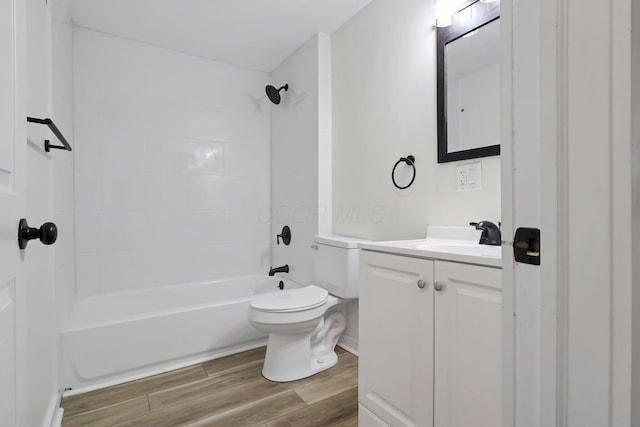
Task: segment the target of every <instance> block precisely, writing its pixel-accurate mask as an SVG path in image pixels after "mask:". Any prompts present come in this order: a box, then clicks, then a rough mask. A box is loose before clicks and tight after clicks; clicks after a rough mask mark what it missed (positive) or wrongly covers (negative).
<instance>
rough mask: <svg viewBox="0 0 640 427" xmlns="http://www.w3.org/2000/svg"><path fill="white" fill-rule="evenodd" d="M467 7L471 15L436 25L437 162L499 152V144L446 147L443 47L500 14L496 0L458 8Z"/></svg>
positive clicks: (478, 156)
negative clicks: (460, 20) (453, 148)
mask: <svg viewBox="0 0 640 427" xmlns="http://www.w3.org/2000/svg"><path fill="white" fill-rule="evenodd" d="M467 8H470V12H471V19H469V20H468V21H465V22H456V23H454V24H453V25H450V26H448V27H437V29H436V39H437V40H436V47H437V49H436V55H437V80H438V81H437V87H438V163H446V162H455V161H458V160H468V159H476V158H480V157H489V156H498V155H500V144H497V145H489V146H486V147H478V148H472V149H470V150H462V151H454V152H451V153H450V152H449V151H448V144H447V75H446V63H445V59H446V58H445V47H446V45H447V43H451V42H452V41H454V40H457V39H459V38H460V37H462V36H464V35H465V34H467V33H470V32H471V31H473V30H476V29H478V28H480V27H482V26H484V25H487V24H488V23H490V22H493V21H495V20H496V19H499V18H500V1H496V2H495V3H482V2H480V1H478V0H472V1H469V2H467V3H466V5H463V6H462V7H461V9H460V11H463V10H464V9H467Z"/></svg>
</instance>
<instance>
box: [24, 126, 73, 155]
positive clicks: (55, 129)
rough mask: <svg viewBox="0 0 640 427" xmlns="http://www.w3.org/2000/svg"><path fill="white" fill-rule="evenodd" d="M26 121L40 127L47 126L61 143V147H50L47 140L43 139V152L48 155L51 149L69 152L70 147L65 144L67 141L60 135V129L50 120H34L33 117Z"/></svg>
mask: <svg viewBox="0 0 640 427" xmlns="http://www.w3.org/2000/svg"><path fill="white" fill-rule="evenodd" d="M27 121H28V122H30V123H38V124H41V125H46V126H48V127H49V129H51V132H53V134H54V135H55V136H56V137H57V138H58V139H59V140H60V142H62V145H51V143H50V142H49V140H48V139H45V140H44V151H46V152H47V153H48V152H49V151H51V149H52V148H55V149H57V150H67V151H71V145H69V143H68V142H67V139H66V138H65V137H64V135H62V132H60V129H58V127H57V126H56V124H55V123H53V120H51V119H36V118H35V117H27Z"/></svg>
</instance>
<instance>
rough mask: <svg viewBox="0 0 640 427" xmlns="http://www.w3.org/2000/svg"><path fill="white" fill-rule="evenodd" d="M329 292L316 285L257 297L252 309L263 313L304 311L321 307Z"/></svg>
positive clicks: (253, 301)
mask: <svg viewBox="0 0 640 427" xmlns="http://www.w3.org/2000/svg"><path fill="white" fill-rule="evenodd" d="M328 295H329V292H328V291H327V290H326V289H322V288H319V287H317V286H314V285H309V286H305V287H303V288H297V289H285V290H282V291H275V292H269V293H266V294H260V295H256V296H254V297H253V298H252V299H251V307H253V308H255V309H256V310H262V311H302V310H309V309H312V308H315V307H318V306H321V305H322V304H324V303H325V302H326V301H327V296H328Z"/></svg>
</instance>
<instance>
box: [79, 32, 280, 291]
mask: <svg viewBox="0 0 640 427" xmlns="http://www.w3.org/2000/svg"><path fill="white" fill-rule="evenodd" d="M73 53H74V69H73V71H74V75H73V77H74V116H75V117H74V118H75V141H76V147H74V148H75V149H76V151H75V216H76V249H77V285H76V286H77V290H76V294H77V297H78V298H84V297H88V296H94V295H99V294H105V293H111V292H117V291H122V290H131V289H139V288H152V287H157V286H164V285H170V284H176V283H187V282H195V281H215V280H218V279H221V278H227V277H233V276H243V275H247V274H258V273H264V272H266V270H267V269H268V267H269V261H270V259H269V257H270V253H269V251H270V248H269V244H270V235H269V234H270V199H271V185H270V177H271V166H270V163H271V152H270V138H271V135H270V133H271V129H270V120H271V105H270V102H269V101H268V100H267V99H266V97H265V96H264V85H265V83H266V82H267V81H268V79H269V75H268V74H267V73H263V72H257V71H250V70H245V69H242V68H238V67H234V66H230V65H225V64H221V63H217V62H214V61H211V60H208V59H203V58H197V57H194V56H190V55H186V54H182V53H178V52H175V51H172V50H168V49H163V48H157V47H153V46H150V45H147V44H143V43H138V42H134V41H130V40H126V39H122V38H118V37H114V36H110V35H106V34H103V33H99V32H95V31H90V30H86V29H82V28H78V27H76V28H75V29H74V52H73Z"/></svg>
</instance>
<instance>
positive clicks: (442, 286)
mask: <svg viewBox="0 0 640 427" xmlns="http://www.w3.org/2000/svg"><path fill="white" fill-rule="evenodd" d="M433 289H435V290H436V291H438V292H440V291H441V290H443V289H444V285H443V284H442V283H440V282H436V283H434V284H433Z"/></svg>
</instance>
